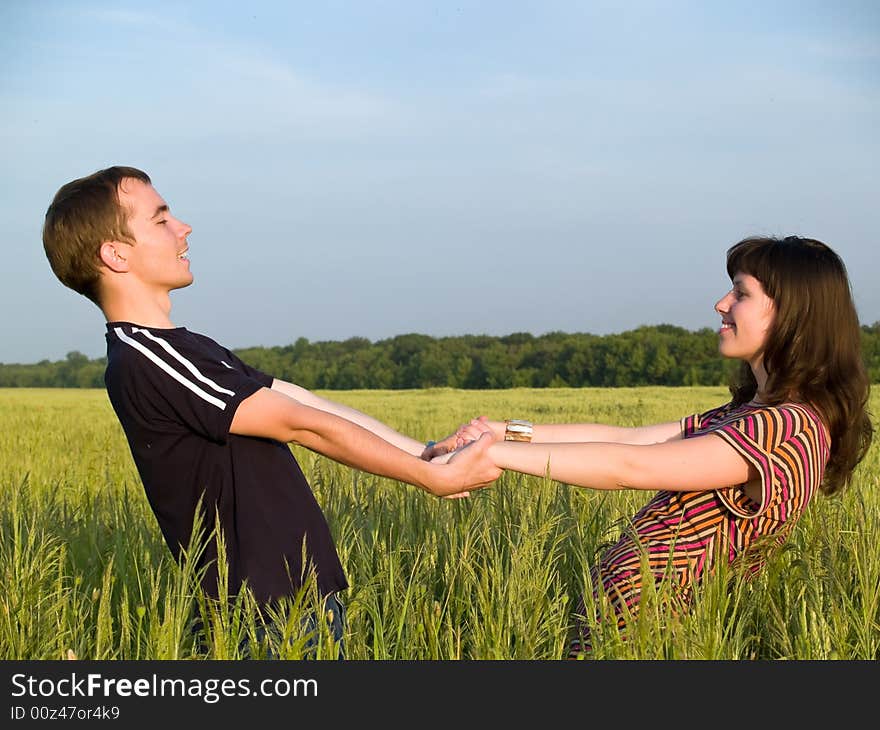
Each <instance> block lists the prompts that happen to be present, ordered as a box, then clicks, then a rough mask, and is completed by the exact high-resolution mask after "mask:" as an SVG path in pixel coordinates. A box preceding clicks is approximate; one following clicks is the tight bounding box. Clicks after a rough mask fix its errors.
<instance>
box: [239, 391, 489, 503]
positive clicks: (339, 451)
mask: <svg viewBox="0 0 880 730" xmlns="http://www.w3.org/2000/svg"><path fill="white" fill-rule="evenodd" d="M229 430H230V432H231V433H234V434H238V435H241V436H257V437H262V438H270V439H275V440H276V441H281V442H283V443H291V442H292V443H296V444H300V445H302V446H305V447H306V448H307V449H310V450H312V451H316V452H318V453H319V454H323V455H324V456H327V457H329V458H331V459H333V460H335V461H338V462H341V463H343V464H346V465H347V466H351V467H354V468H356V469H361V470H362V471H367V472H370V473H371V474H377V475H379V476H384V477H389V478H391V479H397V480H399V481H402V482H407V483H409V484H413V485H415V486H417V487H420V488H421V489H425V490H426V491H429V492H431V493H432V494H435V495H437V496H446V495H450V494H457V493H458V492H462V491H465V490H472V489H479V488H481V487H486V486H488V485H489V484H490V483H492V482H493V481H495V480H496V479H497V478H498V476H499V475H500V474H501V470H500V469H498V468H497V467H496V466H495V465H494V464H493V463H492V462H491V460H490V459H489V458H488V456H487V453H486V452H487V450H488V447H489V445H490V444H491V438H489V437H488V436H487V437H486V438H484V439H481V440H479V441H476V442H474V443H473V444H472V446H469V447H468V448H466V449H464V451H463V453H462V454H461V457H460V458H456V459H455V461H454V462H452V463H449V464H432V463H430V462H428V461H424V460H422V459H420V458H419V457H418V456H417V455H414V454H412V453H410V452H407V451H405V450H403V449H400V448H398V447H397V446H395V445H394V444H392V443H389V442H388V441H386V440H385V439H383V438H381V437H380V436H378V435H376V434H375V433H373V432H372V431H370V430H368V429H367V428H364V427H363V426H361V425H359V424H357V423H355V422H353V421H350V420H348V419H346V418H342V417H340V416H338V415H336V414H334V413H330V412H328V411H324V410H321V409H319V408H314V407H312V406H309V405H305V404H304V403H302V402H300V401H299V400H296V399H294V398H291V397H289V396H287V395H285V394H284V393H281V392H278V391H277V390H275V389H270V388H261V389H260V390H258V391H257V392H256V393H254V394H253V395H251V396H250V397H248V398H246V399H245V400H243V401H242V402H241V403H240V404H239V406H238V409H237V410H236V412H235V416H234V417H233V419H232V425H231V426H230V429H229Z"/></svg>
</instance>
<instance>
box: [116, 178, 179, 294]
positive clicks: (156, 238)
mask: <svg viewBox="0 0 880 730" xmlns="http://www.w3.org/2000/svg"><path fill="white" fill-rule="evenodd" d="M119 202H120V203H121V204H122V206H123V208H125V209H126V210H127V211H128V218H127V222H128V229H129V231H130V232H131V235H132V236H133V237H134V240H135V243H134V244H133V245H131V246H126V247H125V251H124V253H123V255H124V256H125V257H126V258H127V260H128V264H129V268H128V271H129V273H130V274H132V275H134V276H135V277H136V278H137V279H138V280H139V281H141V282H142V283H143V284H145V285H146V286H147V288H148V289H150V288H155V289H156V290H157V291H160V292H164V293H167V292H169V291H171V290H172V289H180V288H182V287H185V286H189V285H190V284H191V283H192V281H193V275H192V273H190V270H189V255H188V252H189V245H188V243H187V241H186V237H187V236H188V235H189V234H190V233H192V228H190V227H189V226H188V225H187V224H186V223H184V222H183V221H181V220H178V219H177V218H175V217H174V216H173V215H171V210H170V209H169V208H168V205H167V204H166V203H165V201H164V200H162V197H161V196H160V195H159V193H157V192H156V190H155V189H154V188H153V186H152V185H147V184H146V183H143V182H141V181H140V180H134V179H131V178H127V179H125V180H123V181H122V182H121V183H120V185H119Z"/></svg>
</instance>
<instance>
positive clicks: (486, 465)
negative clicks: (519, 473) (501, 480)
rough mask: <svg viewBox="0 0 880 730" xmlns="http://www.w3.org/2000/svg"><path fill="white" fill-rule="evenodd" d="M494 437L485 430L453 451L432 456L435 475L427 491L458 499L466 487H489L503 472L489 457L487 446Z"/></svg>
mask: <svg viewBox="0 0 880 730" xmlns="http://www.w3.org/2000/svg"><path fill="white" fill-rule="evenodd" d="M454 435H455V434H453V436H454ZM448 438H452V437H447V439H448ZM447 439H444V441H446V440H447ZM494 440H495V439H494V437H493V436H492V435H491V433H489V434H486V433H484V434H483V435H482V436H481V437H479V438H477V439H476V440H471V441H470V442H469V443H467V444H466V445H464V446H462V447H461V448H459V449H457V450H455V451H449V452H446V453H443V454H441V455H439V456H437V457H435V458H433V459H431V464H432V465H435V466H436V468H437V475H438V476H437V480H436V481H435V483H434V486H433V487H432V488H430V491H431V492H432V493H433V494H436V495H437V496H440V497H455V498H457V497H466V496H468V495H469V490H474V489H482V488H483V487H488V486H489V485H490V484H491V483H492V482H494V481H495V480H496V479H498V477H500V476H501V471H502V470H501V469H499V468H498V467H497V466H496V465H495V462H494V461H492V459H491V458H490V457H489V447H491V446H492V443H493V442H494Z"/></svg>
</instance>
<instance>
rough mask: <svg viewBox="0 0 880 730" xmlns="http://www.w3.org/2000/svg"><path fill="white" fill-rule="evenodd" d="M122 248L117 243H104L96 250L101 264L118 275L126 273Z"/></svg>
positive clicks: (126, 261) (126, 263) (126, 262)
mask: <svg viewBox="0 0 880 730" xmlns="http://www.w3.org/2000/svg"><path fill="white" fill-rule="evenodd" d="M122 246H123V244H121V243H120V242H119V241H104V243H102V244H101V248H100V249H99V250H98V255H99V256H100V257H101V261H102V263H103V264H104V266H106V267H107V268H108V269H110V270H111V271H116V272H119V273H122V272H125V271H128V260H127V259H126V257H125V249H123V248H122Z"/></svg>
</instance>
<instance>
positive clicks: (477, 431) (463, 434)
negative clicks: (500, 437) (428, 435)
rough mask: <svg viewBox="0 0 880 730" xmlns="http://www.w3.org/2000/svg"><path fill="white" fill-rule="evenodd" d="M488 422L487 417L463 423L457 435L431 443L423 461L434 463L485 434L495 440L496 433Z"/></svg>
mask: <svg viewBox="0 0 880 730" xmlns="http://www.w3.org/2000/svg"><path fill="white" fill-rule="evenodd" d="M488 421H489V419H488V418H487V417H486V416H480V417H479V418H473V419H471V420H470V421H469V422H468V423H463V424H462V425H461V426H459V427H458V428H457V429H456V431H455V433H452V434H450V435H449V436H447V437H446V438H445V439H443V440H442V441H429V442H428V445H427V446H426V447H425V450H424V451H423V452H422V459H424V460H425V461H433V460H434V459H435V458H436V457H438V456H442V455H443V454H450V453H451V452H453V451H455V450H456V449H460V448H462V447H463V446H466V445H467V444H469V443H471V442H472V441H476V440H477V439H479V438H480V436H482V435H483V434H484V433H490V434H493V438H494V432H493V431H492V429H491V427H490V426H489V424H488ZM442 463H444V464H445V463H446V462H445V461H443V462H442Z"/></svg>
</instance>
